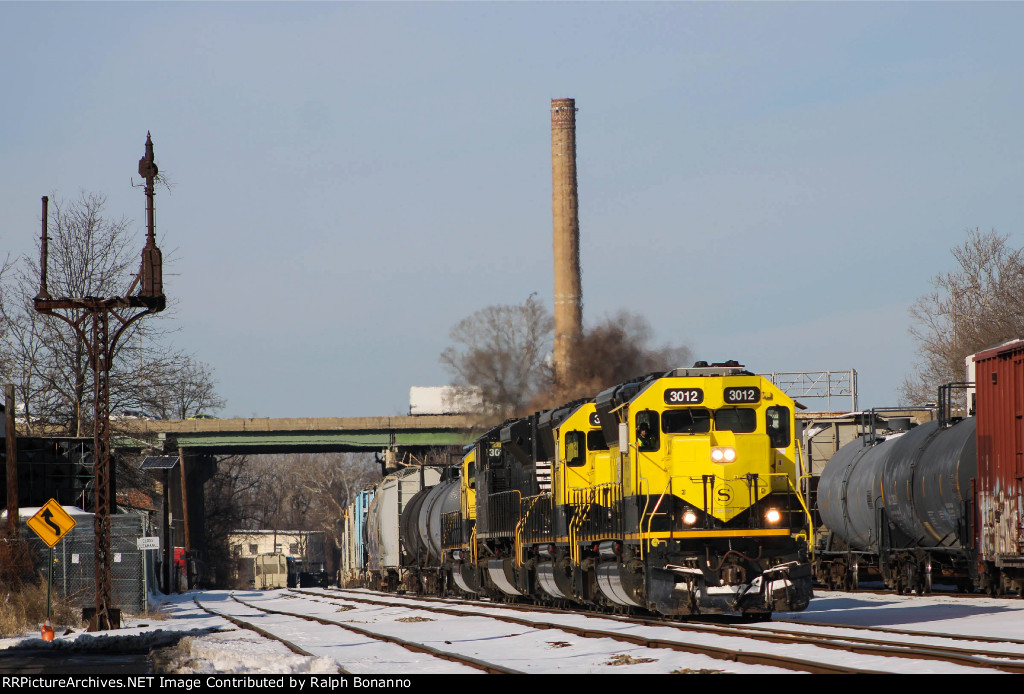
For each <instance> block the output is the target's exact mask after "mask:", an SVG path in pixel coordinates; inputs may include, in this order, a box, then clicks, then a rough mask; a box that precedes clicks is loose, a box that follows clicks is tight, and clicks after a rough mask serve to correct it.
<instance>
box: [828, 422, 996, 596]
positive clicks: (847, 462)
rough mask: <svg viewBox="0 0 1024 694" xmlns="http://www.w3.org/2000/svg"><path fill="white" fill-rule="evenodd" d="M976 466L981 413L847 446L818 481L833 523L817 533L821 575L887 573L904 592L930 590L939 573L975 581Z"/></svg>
mask: <svg viewBox="0 0 1024 694" xmlns="http://www.w3.org/2000/svg"><path fill="white" fill-rule="evenodd" d="M976 475H977V465H976V457H975V421H974V419H973V418H968V419H965V420H963V421H959V422H955V423H954V422H943V421H934V422H928V423H927V424H923V425H921V426H918V427H914V428H912V429H910V430H909V431H908V432H906V433H903V434H898V435H896V436H893V437H890V438H884V439H883V438H878V437H875V436H872V435H870V434H868V435H866V436H865V437H864V438H863V440H862V441H855V442H852V443H849V444H847V445H846V446H843V447H842V448H840V449H839V451H838V452H837V453H836V454H835V455H834V456H833V457H832V459H831V460H830V461H829V462H828V464H827V465H826V466H825V469H824V471H823V472H822V475H821V479H820V481H819V483H818V511H819V513H820V515H821V520H822V522H823V523H824V524H825V526H826V527H827V529H828V531H827V532H825V533H822V534H820V535H819V538H818V551H817V552H816V553H815V573H816V577H817V579H818V580H819V581H821V582H822V583H824V584H825V585H828V586H829V587H832V588H844V589H850V588H855V587H856V586H857V585H858V584H859V582H860V580H861V579H860V577H861V575H863V576H864V577H865V578H873V577H878V578H880V579H881V580H883V581H884V582H885V584H886V585H887V586H888V587H890V588H892V589H894V590H896V591H897V592H899V593H903V592H906V591H908V590H916V591H918V592H928V591H930V590H931V587H932V582H933V581H934V580H935V578H936V577H941V578H942V580H944V581H946V582H956V583H958V584H960V586H961V587H967V586H969V585H970V584H971V572H972V562H971V545H972V540H971V532H970V523H969V504H970V501H971V488H972V479H973V478H974V477H975V476H976Z"/></svg>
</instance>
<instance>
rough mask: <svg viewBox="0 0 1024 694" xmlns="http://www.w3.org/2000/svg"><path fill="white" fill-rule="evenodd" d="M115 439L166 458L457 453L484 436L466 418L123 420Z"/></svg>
mask: <svg viewBox="0 0 1024 694" xmlns="http://www.w3.org/2000/svg"><path fill="white" fill-rule="evenodd" d="M111 424H112V427H111V428H112V429H113V430H114V432H115V436H117V435H121V436H129V437H132V438H137V439H141V440H144V441H146V442H148V443H149V444H150V445H151V446H152V447H153V448H154V449H156V450H158V451H160V452H162V453H164V454H177V453H179V452H180V451H186V452H187V453H188V454H191V455H227V454H241V453H249V454H260V453H320V452H360V451H362V452H368V451H376V452H380V451H384V450H395V451H401V450H419V451H425V450H429V449H432V448H457V447H461V446H464V445H466V444H469V443H472V442H473V441H474V440H475V439H476V437H477V436H479V433H480V432H481V431H482V427H481V423H480V421H479V420H478V419H477V418H473V417H468V416H465V415H427V416H418V417H410V416H397V417H302V418H283V419H271V418H256V419H187V420H157V421H148V420H121V421H118V422H112V423H111Z"/></svg>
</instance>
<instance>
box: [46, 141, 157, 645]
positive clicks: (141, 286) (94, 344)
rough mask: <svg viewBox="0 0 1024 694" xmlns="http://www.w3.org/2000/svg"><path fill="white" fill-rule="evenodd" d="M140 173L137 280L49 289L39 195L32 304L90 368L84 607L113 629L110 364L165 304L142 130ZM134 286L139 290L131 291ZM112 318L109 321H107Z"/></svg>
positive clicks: (101, 626)
mask: <svg viewBox="0 0 1024 694" xmlns="http://www.w3.org/2000/svg"><path fill="white" fill-rule="evenodd" d="M139 175H140V176H142V177H143V178H144V179H145V180H146V185H145V192H146V246H145V248H143V249H142V265H141V267H140V268H139V274H138V275H136V277H135V281H134V282H132V284H131V286H130V287H129V288H128V290H127V291H126V292H125V295H124V296H119V297H109V298H104V297H95V296H85V297H60V298H53V297H51V296H50V293H49V292H48V291H47V287H46V281H47V279H46V274H47V272H46V271H47V260H48V259H47V255H48V249H47V243H48V241H49V238H48V237H47V235H46V231H47V217H48V212H47V203H48V202H49V201H48V199H47V198H46V197H43V230H42V238H41V248H40V250H41V253H40V275H39V293H38V294H37V295H36V297H35V309H36V311H38V312H39V313H42V314H46V315H50V316H56V317H57V318H60V319H61V320H63V321H64V322H65V323H67V324H68V325H70V326H71V327H72V328H73V329H74V330H75V332H76V333H77V334H78V337H79V339H81V340H82V342H83V343H84V344H85V346H86V348H87V350H88V353H89V364H90V366H91V368H92V371H93V458H94V469H95V472H96V488H95V489H96V492H95V506H96V509H95V512H96V513H95V519H94V527H95V532H96V540H95V548H96V604H95V607H93V608H86V609H85V610H83V612H84V614H83V617H84V618H87V619H88V620H89V631H104V630H107V629H117V628H119V627H120V623H121V611H120V610H117V609H114V608H113V607H112V605H111V599H110V589H111V586H110V582H111V580H110V559H111V554H110V513H111V506H112V502H113V499H111V477H112V475H111V473H112V469H111V459H110V390H109V388H110V364H111V361H112V360H113V356H114V351H115V349H116V347H117V341H118V339H119V338H120V337H121V335H122V334H123V333H124V331H125V330H126V329H127V328H128V326H130V325H131V324H132V323H134V322H135V321H137V320H138V319H140V318H142V317H143V316H145V315H148V314H150V313H159V312H160V311H163V310H164V307H165V306H166V305H167V300H166V297H165V296H164V291H163V255H162V254H161V253H160V249H159V248H157V245H156V233H155V228H154V224H153V195H154V188H155V182H156V178H157V175H158V170H157V166H156V162H155V160H154V157H153V140H152V138H151V137H150V135H149V133H146V153H145V156H143V157H142V159H140V160H139ZM136 288H138V290H139V291H138V293H137V294H134V295H133V294H132V292H134V291H135V290H136ZM111 319H113V321H112V320H111Z"/></svg>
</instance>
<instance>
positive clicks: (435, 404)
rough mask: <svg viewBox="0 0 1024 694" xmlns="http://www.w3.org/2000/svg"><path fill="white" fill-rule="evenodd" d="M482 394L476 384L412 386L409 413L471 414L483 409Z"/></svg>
mask: <svg viewBox="0 0 1024 694" xmlns="http://www.w3.org/2000/svg"><path fill="white" fill-rule="evenodd" d="M483 402H484V398H483V394H482V393H481V391H480V389H479V388H477V387H476V386H464V387H460V386H413V387H411V388H410V389H409V414H411V415H428V414H472V413H474V412H480V411H481V410H482V409H483Z"/></svg>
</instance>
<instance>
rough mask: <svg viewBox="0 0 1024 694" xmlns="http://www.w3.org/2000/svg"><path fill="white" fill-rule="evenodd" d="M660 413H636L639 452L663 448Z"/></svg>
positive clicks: (650, 411) (648, 411)
mask: <svg viewBox="0 0 1024 694" xmlns="http://www.w3.org/2000/svg"><path fill="white" fill-rule="evenodd" d="M658 431H659V430H658V413H657V412H655V411H654V410H644V411H643V412H637V413H636V448H637V450H638V451H646V452H649V451H656V450H658V448H660V447H661V437H660V435H659V433H658Z"/></svg>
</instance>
